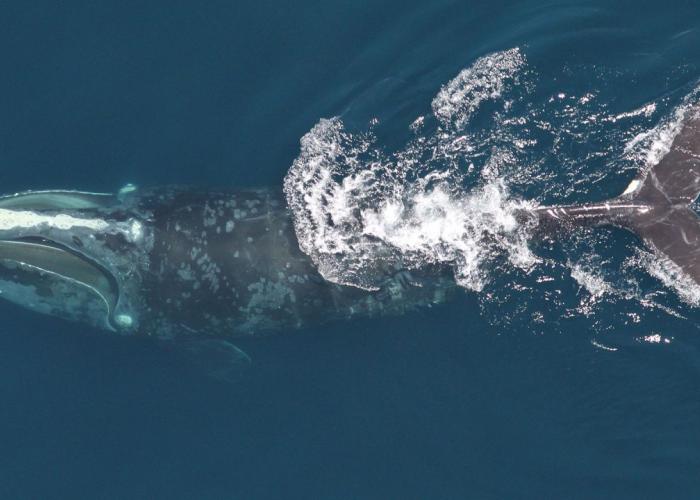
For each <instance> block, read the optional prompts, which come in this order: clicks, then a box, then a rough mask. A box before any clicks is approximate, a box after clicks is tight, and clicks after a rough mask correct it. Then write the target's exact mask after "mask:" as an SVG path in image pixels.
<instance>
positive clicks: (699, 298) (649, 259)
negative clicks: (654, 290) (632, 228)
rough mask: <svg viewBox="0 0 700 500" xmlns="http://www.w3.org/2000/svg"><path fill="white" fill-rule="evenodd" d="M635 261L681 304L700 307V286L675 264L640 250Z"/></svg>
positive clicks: (660, 256)
mask: <svg viewBox="0 0 700 500" xmlns="http://www.w3.org/2000/svg"><path fill="white" fill-rule="evenodd" d="M636 260H637V262H638V263H639V264H640V265H641V266H642V267H643V268H644V269H646V271H647V272H648V273H649V274H651V275H652V276H654V277H655V278H656V279H658V280H659V281H661V283H663V285H664V286H666V287H668V288H670V289H672V290H674V291H675V292H676V293H677V294H678V297H679V298H680V299H681V300H682V301H683V302H685V303H687V304H689V305H691V306H696V307H697V306H699V305H700V285H698V284H697V283H696V282H695V281H694V280H693V279H692V278H691V277H690V276H688V275H687V274H686V273H685V272H683V270H682V269H681V268H680V267H679V266H678V265H677V264H675V263H674V262H672V261H671V260H669V259H667V258H666V257H664V256H663V255H660V254H658V255H657V254H654V253H651V252H647V251H641V250H640V251H639V252H638V255H637V259H636Z"/></svg>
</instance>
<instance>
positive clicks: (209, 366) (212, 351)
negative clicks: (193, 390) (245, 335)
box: [174, 339, 251, 382]
mask: <svg viewBox="0 0 700 500" xmlns="http://www.w3.org/2000/svg"><path fill="white" fill-rule="evenodd" d="M174 342H175V345H174V347H175V348H176V350H177V352H179V353H180V355H181V357H182V358H183V359H184V360H185V361H186V362H187V363H189V364H190V365H192V366H194V367H195V368H196V369H198V370H200V371H201V372H203V373H204V374H205V375H207V376H209V377H212V378H214V379H216V380H219V381H222V382H235V381H236V380H237V377H238V375H240V374H241V372H242V371H243V370H245V369H247V368H248V367H249V366H250V364H251V360H250V357H249V356H248V355H247V354H246V353H245V352H243V351H242V350H241V349H239V348H238V347H236V346H235V345H233V344H232V343H231V342H228V341H226V340H223V339H197V340H176V341H174Z"/></svg>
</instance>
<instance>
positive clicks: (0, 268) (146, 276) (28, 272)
mask: <svg viewBox="0 0 700 500" xmlns="http://www.w3.org/2000/svg"><path fill="white" fill-rule="evenodd" d="M699 192H700V108H695V109H691V110H690V111H689V112H688V114H687V118H686V120H685V122H684V124H683V126H682V128H681V131H680V133H679V134H678V135H677V136H676V138H675V140H674V142H673V144H672V145H671V149H670V151H669V152H668V153H667V154H666V155H665V156H664V157H663V159H662V160H661V161H660V162H659V163H658V164H657V165H655V166H654V167H652V168H651V169H650V170H648V171H645V172H642V173H641V174H640V176H639V177H638V178H637V179H635V180H633V181H632V183H631V184H630V185H629V187H628V188H627V189H626V190H625V192H624V193H623V194H622V195H620V196H618V197H617V198H614V199H612V200H608V201H606V202H603V203H596V204H589V205H571V206H551V207H538V208H534V209H530V210H523V211H521V212H520V213H519V214H518V217H519V218H521V219H529V220H534V221H535V222H536V223H537V224H538V225H539V227H540V228H541V229H542V230H543V231H548V230H550V229H552V228H561V227H567V226H573V225H584V224H612V225H616V226H619V227H623V228H626V229H629V230H631V231H633V232H635V233H636V234H637V235H639V237H640V238H641V239H642V240H643V242H644V243H645V244H646V245H647V246H648V247H649V248H651V249H652V250H654V251H655V252H656V253H657V254H658V256H659V257H660V258H663V259H665V260H667V261H668V262H671V263H672V265H674V266H676V267H677V268H678V269H679V270H680V271H681V272H682V273H683V274H685V275H686V276H687V277H689V278H690V279H692V280H693V281H694V282H696V283H698V284H700V219H699V218H698V216H697V215H696V214H695V212H694V211H693V210H692V209H691V208H690V204H691V203H692V202H693V201H694V200H695V199H696V198H697V196H698V193H699ZM373 257H374V258H373V259H372V263H373V264H372V265H373V266H374V267H373V268H372V272H373V273H375V275H376V276H377V279H376V280H375V281H376V282H378V283H380V286H378V287H376V288H377V289H373V290H363V289H360V288H357V287H354V286H347V285H341V284H336V283H333V282H331V281H328V280H326V279H324V277H323V276H322V275H321V274H320V273H319V271H318V269H317V267H316V266H315V264H314V262H313V261H312V259H311V258H310V257H309V256H307V255H306V254H305V253H304V252H303V251H302V250H301V249H300V245H299V242H298V240H297V237H296V234H295V230H294V224H293V220H292V215H291V213H290V211H289V209H288V208H287V205H286V203H285V199H284V196H283V194H282V192H281V191H276V190H268V189H247V190H231V191H226V190H201V189H191V188H181V187H163V188H155V189H149V190H144V191H140V190H136V189H135V188H133V187H131V186H127V187H126V188H124V189H122V190H121V191H120V192H119V193H117V194H102V193H87V192H79V191H29V192H24V193H19V194H14V195H10V196H5V197H2V198H0V292H1V294H0V297H3V298H5V299H6V300H10V301H12V302H15V303H17V304H19V305H21V306H24V307H27V308H30V309H32V310H34V311H36V312H40V313H43V314H50V315H55V316H60V317H64V318H67V319H71V320H76V321H80V322H84V323H88V324H90V325H93V326H95V327H98V328H102V329H106V330H110V331H115V332H119V333H123V334H143V335H149V336H153V337H157V338H160V339H166V340H172V341H173V342H174V343H178V344H179V345H183V346H185V348H186V351H188V352H191V353H194V354H195V356H201V355H204V356H210V355H211V354H212V353H213V354H214V355H215V356H213V357H216V358H217V359H219V362H213V363H210V364H209V367H210V368H212V367H214V368H212V370H213V371H217V370H218V373H219V374H223V375H225V373H226V371H227V370H228V366H229V365H234V364H237V363H239V362H241V361H246V360H247V356H245V354H244V353H242V352H241V351H239V350H238V349H237V348H235V346H234V345H233V344H231V343H230V342H229V341H228V339H229V338H231V337H235V336H237V335H239V336H241V335H260V334H264V333H266V332H272V331H275V330H283V329H290V328H298V327H303V326H305V325H312V324H319V323H323V322H325V321H330V320H334V319H336V320H337V319H349V318H352V317H357V316H373V315H380V314H381V315H395V314H401V313H404V312H406V311H409V310H411V309H415V308H417V307H421V306H429V305H432V304H438V303H441V302H444V301H446V300H447V299H448V298H449V297H450V296H451V295H453V294H454V292H455V291H456V290H457V288H458V287H457V285H456V283H455V281H454V279H453V277H452V275H451V273H450V272H449V270H448V269H445V267H444V266H441V265H426V266H424V267H422V268H420V269H411V270H410V272H409V271H407V270H406V269H404V268H402V267H401V266H400V265H397V262H396V260H395V259H394V260H392V259H388V258H387V259H386V263H385V264H382V262H383V261H382V259H381V258H379V259H377V258H376V257H377V256H376V255H375V256H373ZM380 257H381V256H380ZM377 262H379V264H377Z"/></svg>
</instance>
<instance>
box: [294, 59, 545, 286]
mask: <svg viewBox="0 0 700 500" xmlns="http://www.w3.org/2000/svg"><path fill="white" fill-rule="evenodd" d="M524 64H525V60H524V57H523V55H522V54H521V52H520V50H519V49H517V48H516V49H512V50H508V51H505V52H499V53H496V54H492V55H489V56H486V57H483V58H481V59H479V60H477V61H476V62H475V63H474V64H473V65H472V66H471V67H469V68H467V69H465V70H464V71H462V72H461V73H460V74H459V75H457V77H455V78H454V79H453V80H452V81H450V82H449V83H448V84H447V85H446V86H444V87H443V88H442V89H441V90H440V92H439V93H438V95H437V96H436V97H435V98H434V99H433V112H434V115H435V117H436V118H437V120H438V124H439V126H438V128H437V130H428V131H423V124H424V122H425V120H424V117H419V118H418V119H417V120H416V121H414V122H413V125H412V126H411V129H412V130H413V131H414V133H415V134H416V137H415V138H414V139H413V140H412V141H410V142H409V143H408V144H407V145H406V146H405V147H404V148H403V149H401V150H399V151H396V152H394V153H392V154H386V153H384V152H383V151H382V150H381V148H379V147H377V145H376V144H375V139H374V137H373V136H372V134H371V133H370V132H368V133H364V134H353V133H350V132H349V131H347V130H346V129H345V128H344V125H343V122H342V121H341V120H340V119H339V118H333V119H330V120H320V121H319V123H318V124H317V125H316V126H315V127H314V128H313V129H312V130H311V131H309V132H308V133H307V134H306V135H305V136H304V137H303V138H302V139H301V151H300V154H299V157H298V158H297V159H296V160H295V161H294V163H293V165H292V167H291V168H290V170H289V172H288V174H287V176H286V178H285V184H284V190H285V195H286V197H287V201H288V204H289V206H290V208H291V209H292V212H293V217H294V224H295V229H296V232H297V236H298V239H299V243H300V246H301V249H302V250H303V251H304V252H305V253H306V254H308V255H309V256H310V257H311V258H312V260H313V261H314V263H315V264H316V265H317V267H318V269H319V272H320V273H321V274H322V275H323V276H324V278H326V279H328V280H330V281H332V282H335V283H340V284H345V285H352V286H356V287H360V288H364V289H367V290H374V289H377V288H379V287H380V286H381V284H382V282H383V281H384V280H385V279H386V273H388V272H391V270H395V269H399V268H405V269H418V268H423V267H425V266H428V265H431V266H434V265H438V266H448V267H450V268H451V269H452V270H453V272H454V276H455V280H456V281H457V283H458V284H459V285H461V286H464V287H466V288H469V289H473V290H481V289H482V288H483V286H484V284H485V283H486V282H487V281H488V269H487V268H488V266H486V265H485V263H486V262H488V261H491V260H493V259H494V258H497V257H499V256H505V257H506V258H507V259H508V260H509V261H510V262H511V263H512V264H513V265H515V266H517V267H520V268H522V269H528V268H529V267H531V266H532V265H534V264H535V263H536V262H537V259H536V258H535V256H534V255H533V254H532V253H531V252H530V250H529V248H528V246H527V240H528V237H527V232H528V230H529V228H528V227H527V226H526V225H522V224H520V223H519V222H518V220H517V213H518V212H519V211H521V210H523V209H524V208H526V205H525V204H524V203H522V202H517V201H515V200H511V199H510V198H509V195H508V189H507V186H506V184H505V182H504V181H503V179H502V178H501V177H500V175H499V168H500V166H501V165H502V164H503V163H504V162H509V161H511V162H512V161H513V160H512V158H511V156H509V153H508V151H504V150H500V151H493V152H492V153H490V157H489V161H488V162H487V165H486V168H484V169H483V171H482V172H481V174H482V175H481V176H480V178H479V177H477V181H478V184H479V185H477V186H476V187H475V188H473V189H471V190H465V189H464V185H465V179H466V178H467V177H468V176H470V175H471V173H472V172H473V170H474V166H473V164H471V163H469V164H468V165H469V166H468V167H467V168H465V159H466V158H468V157H469V156H470V155H473V154H475V153H474V149H475V146H474V144H475V143H476V141H475V140H474V138H473V137H471V136H470V135H469V134H466V133H465V132H464V131H462V130H461V129H462V128H463V127H464V125H465V124H466V123H467V122H468V121H469V119H470V117H471V116H472V114H473V113H474V112H475V111H476V110H477V109H478V108H479V106H480V105H481V103H482V102H483V101H485V100H487V99H491V100H494V99H498V98H499V97H500V96H501V95H502V94H503V93H504V92H506V90H507V89H508V88H509V86H510V85H511V84H512V83H513V82H514V81H515V80H516V77H517V74H518V72H519V71H520V70H521V69H522V67H523V66H524ZM482 154H483V153H482Z"/></svg>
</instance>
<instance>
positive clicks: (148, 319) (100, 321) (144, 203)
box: [0, 187, 456, 339]
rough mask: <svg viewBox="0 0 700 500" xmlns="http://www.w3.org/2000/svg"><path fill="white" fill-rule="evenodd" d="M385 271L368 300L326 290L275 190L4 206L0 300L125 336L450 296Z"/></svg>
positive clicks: (5, 201)
mask: <svg viewBox="0 0 700 500" xmlns="http://www.w3.org/2000/svg"><path fill="white" fill-rule="evenodd" d="M36 217H42V219H41V221H40V223H36V220H35V219H36ZM66 217H68V218H70V219H69V220H70V221H71V222H70V224H68V227H66V222H65V221H66V219H65V218H66ZM27 218H29V219H30V221H31V223H29V222H26V220H27ZM382 272H384V273H385V276H384V282H383V286H382V287H381V289H380V290H378V291H375V292H367V291H364V290H360V289H358V288H353V287H348V286H341V285H336V284H333V283H330V282H328V281H326V280H324V279H323V278H322V277H321V275H320V274H319V273H318V272H317V270H316V269H315V267H314V265H313V263H312V262H311V260H310V259H309V257H307V256H306V255H305V254H303V253H302V252H301V251H300V250H299V245H298V242H297V240H296V237H295V233H294V229H293V225H292V220H291V216H290V213H289V211H288V210H287V208H286V206H285V204H284V201H283V199H282V195H281V193H280V192H276V191H271V190H264V189H257V190H254V189H249V190H239V191H223V190H221V191H214V190H197V189H191V188H179V187H164V188H157V189H152V190H147V191H144V192H138V191H133V192H128V193H126V194H122V195H119V196H111V195H100V194H90V193H80V192H28V193H20V194H18V195H12V196H8V197H4V198H0V296H2V297H4V298H6V299H9V300H11V301H13V302H16V303H18V304H20V305H22V306H24V307H28V308H30V309H33V310H35V311H36V312H40V313H44V314H52V315H56V316H62V317H65V318H68V319H73V320H77V321H81V322H87V323H90V324H92V325H93V326H97V327H101V328H106V329H110V330H116V331H119V332H121V333H124V334H143V335H151V336H156V337H159V338H166V339H172V338H176V337H183V336H184V337H187V338H196V337H233V336H237V335H259V334H265V333H269V332H274V331H285V330H290V329H294V328H299V327H304V326H308V325H318V324H322V323H325V322H328V321H331V320H335V319H347V318H352V317H356V316H365V317H367V316H374V315H379V314H401V313H404V312H406V311H408V310H411V309H415V308H417V307H420V306H429V305H432V304H436V303H440V302H443V301H445V300H446V299H447V297H448V296H449V295H450V294H451V293H452V292H454V290H455V289H456V285H455V283H454V281H453V280H452V279H451V278H450V276H449V273H447V272H446V271H445V270H440V269H437V268H435V269H425V270H423V271H421V272H417V273H414V274H408V273H406V272H405V271H401V270H398V269H394V268H391V267H387V269H385V270H383V271H382Z"/></svg>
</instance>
